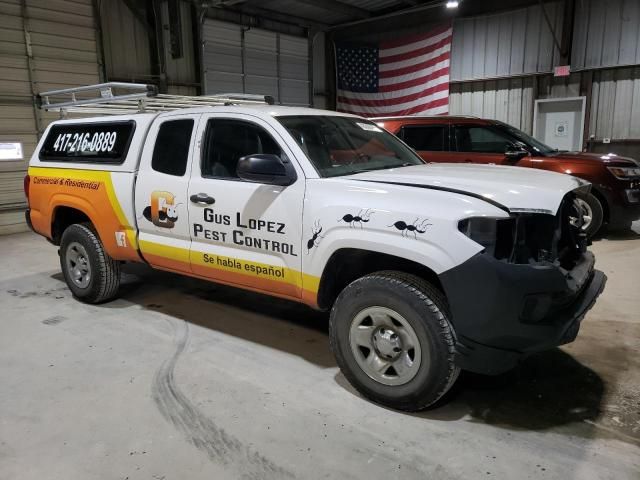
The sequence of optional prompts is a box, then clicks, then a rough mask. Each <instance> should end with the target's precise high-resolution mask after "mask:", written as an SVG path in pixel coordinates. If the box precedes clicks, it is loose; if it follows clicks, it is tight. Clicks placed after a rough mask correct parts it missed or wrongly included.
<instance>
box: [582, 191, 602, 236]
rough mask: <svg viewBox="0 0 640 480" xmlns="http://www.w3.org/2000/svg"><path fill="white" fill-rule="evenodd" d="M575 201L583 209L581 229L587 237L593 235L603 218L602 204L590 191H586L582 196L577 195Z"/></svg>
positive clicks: (598, 228) (600, 225)
mask: <svg viewBox="0 0 640 480" xmlns="http://www.w3.org/2000/svg"><path fill="white" fill-rule="evenodd" d="M577 202H578V205H579V206H580V208H582V211H583V219H584V224H583V225H582V229H583V230H584V231H585V233H586V234H587V237H593V236H594V235H595V234H596V233H598V230H600V228H601V227H602V222H603V220H604V211H603V208H602V204H601V203H600V200H598V198H597V197H596V196H595V195H593V194H592V193H588V194H587V195H586V196H584V197H578V198H577Z"/></svg>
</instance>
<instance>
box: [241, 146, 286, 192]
mask: <svg viewBox="0 0 640 480" xmlns="http://www.w3.org/2000/svg"><path fill="white" fill-rule="evenodd" d="M236 171H237V173H238V177H240V178H241V179H242V180H246V181H248V182H254V183H265V184H268V185H280V186H283V187H286V186H287V185H291V184H292V183H293V182H295V181H296V178H297V175H296V171H295V169H294V168H293V165H291V162H290V161H289V160H288V159H286V160H282V159H281V158H280V157H279V156H278V155H274V154H272V153H256V154H253V155H247V156H246V157H242V158H241V159H240V160H239V161H238V168H237V170H236Z"/></svg>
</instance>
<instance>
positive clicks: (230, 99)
mask: <svg viewBox="0 0 640 480" xmlns="http://www.w3.org/2000/svg"><path fill="white" fill-rule="evenodd" d="M38 99H39V104H40V108H42V109H43V110H47V111H57V112H60V115H61V116H62V117H64V116H66V114H67V113H84V114H99V115H121V114H127V113H144V112H168V111H171V110H177V109H180V108H192V107H210V106H220V105H247V104H249V105H251V104H253V105H255V104H258V105H260V104H262V105H264V104H267V105H273V104H274V99H273V97H271V96H269V95H251V94H245V93H225V94H219V95H204V96H200V97H195V96H188V95H167V94H159V93H158V89H157V88H156V86H155V85H147V84H144V83H125V82H108V83H99V84H97V85H86V86H84V87H75V88H65V89H62V90H50V91H48V92H42V93H41V94H40V95H38Z"/></svg>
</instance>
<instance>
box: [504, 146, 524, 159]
mask: <svg viewBox="0 0 640 480" xmlns="http://www.w3.org/2000/svg"><path fill="white" fill-rule="evenodd" d="M527 155H529V152H528V151H526V150H525V149H523V148H509V149H507V151H506V152H504V156H505V157H507V158H508V159H509V160H511V161H513V162H517V161H518V160H520V159H521V158H523V157H526V156H527Z"/></svg>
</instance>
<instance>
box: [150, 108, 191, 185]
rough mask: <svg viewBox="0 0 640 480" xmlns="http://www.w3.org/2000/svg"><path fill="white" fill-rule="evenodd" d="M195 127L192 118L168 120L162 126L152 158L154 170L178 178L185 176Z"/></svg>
mask: <svg viewBox="0 0 640 480" xmlns="http://www.w3.org/2000/svg"><path fill="white" fill-rule="evenodd" d="M193 125H194V121H193V119H191V118H185V119H180V120H168V121H166V122H164V123H163V124H162V125H160V128H159V129H158V136H157V137H156V144H155V146H154V147H153V157H151V168H152V169H153V170H155V171H156V172H160V173H165V174H167V175H173V176H176V177H182V176H183V175H184V174H185V172H186V171H187V161H188V160H189V145H190V143H191V134H192V132H193Z"/></svg>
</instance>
